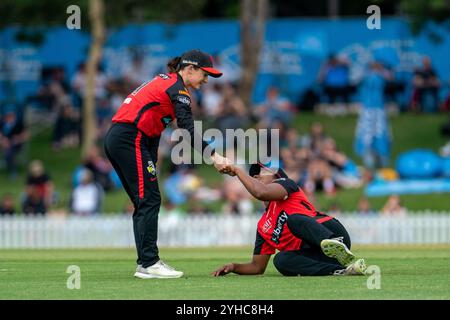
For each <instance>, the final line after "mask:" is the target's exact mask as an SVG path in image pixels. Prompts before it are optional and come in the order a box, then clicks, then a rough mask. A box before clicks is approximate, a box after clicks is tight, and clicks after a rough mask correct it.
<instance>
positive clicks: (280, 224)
mask: <svg viewBox="0 0 450 320" xmlns="http://www.w3.org/2000/svg"><path fill="white" fill-rule="evenodd" d="M288 217H289V216H288V214H287V213H286V211H281V212H280V214H279V216H278V219H277V224H276V227H275V229H274V230H273V232H272V239H271V240H272V241H273V242H275V243H276V244H279V243H280V237H281V234H282V233H283V228H284V225H285V224H286V222H287V219H288Z"/></svg>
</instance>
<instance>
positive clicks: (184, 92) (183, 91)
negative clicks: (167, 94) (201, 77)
mask: <svg viewBox="0 0 450 320" xmlns="http://www.w3.org/2000/svg"><path fill="white" fill-rule="evenodd" d="M178 93H179V94H184V95H187V96H190V94H189V92H188V91H187V90H178Z"/></svg>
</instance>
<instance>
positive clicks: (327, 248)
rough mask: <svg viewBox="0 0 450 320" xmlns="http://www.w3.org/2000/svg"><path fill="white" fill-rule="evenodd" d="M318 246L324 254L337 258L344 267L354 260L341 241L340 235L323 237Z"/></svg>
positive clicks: (353, 256)
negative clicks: (329, 237)
mask: <svg viewBox="0 0 450 320" xmlns="http://www.w3.org/2000/svg"><path fill="white" fill-rule="evenodd" d="M320 247H321V248H322V251H323V253H324V254H325V255H326V256H328V257H330V258H335V259H337V261H339V263H340V264H342V265H343V266H344V267H348V266H349V265H351V264H352V263H353V262H355V260H356V257H355V255H354V254H353V253H352V252H351V251H350V250H349V249H348V248H347V246H346V245H345V243H344V242H343V241H342V237H340V238H334V239H324V240H322V241H321V242H320Z"/></svg>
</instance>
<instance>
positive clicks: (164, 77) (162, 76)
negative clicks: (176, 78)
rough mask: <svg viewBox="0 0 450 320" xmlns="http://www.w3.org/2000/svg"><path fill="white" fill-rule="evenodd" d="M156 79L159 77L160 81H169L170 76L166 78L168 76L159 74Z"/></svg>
mask: <svg viewBox="0 0 450 320" xmlns="http://www.w3.org/2000/svg"><path fill="white" fill-rule="evenodd" d="M158 77H160V78H162V79H164V80H168V79H170V76H168V75H167V74H165V73H160V74H158Z"/></svg>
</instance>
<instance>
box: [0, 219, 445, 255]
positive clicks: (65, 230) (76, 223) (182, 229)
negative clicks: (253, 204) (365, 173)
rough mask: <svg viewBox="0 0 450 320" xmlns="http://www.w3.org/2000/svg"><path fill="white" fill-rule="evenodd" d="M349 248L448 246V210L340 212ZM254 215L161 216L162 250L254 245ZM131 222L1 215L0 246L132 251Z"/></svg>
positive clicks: (159, 236)
mask: <svg viewBox="0 0 450 320" xmlns="http://www.w3.org/2000/svg"><path fill="white" fill-rule="evenodd" d="M337 218H338V219H339V221H341V223H342V224H343V225H344V226H345V227H346V228H347V230H348V232H349V234H350V236H351V238H352V243H353V244H438V243H447V244H448V243H450V212H441V213H438V212H427V213H409V214H407V216H406V217H384V216H378V215H377V216H363V215H358V214H354V213H352V214H350V213H349V214H340V215H339V216H338V217H337ZM257 221H258V216H256V215H255V216H245V217H236V216H228V215H221V216H214V215H212V216H183V217H180V216H176V215H167V216H162V217H160V218H159V234H158V244H159V246H161V247H164V246H233V245H252V244H253V243H254V240H255V233H256V224H257ZM132 230H133V229H132V219H131V217H130V216H123V215H100V216H94V217H74V216H69V217H26V216H13V217H9V216H6V217H5V216H3V217H0V248H93V247H116V248H123V247H134V236H133V232H132Z"/></svg>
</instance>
